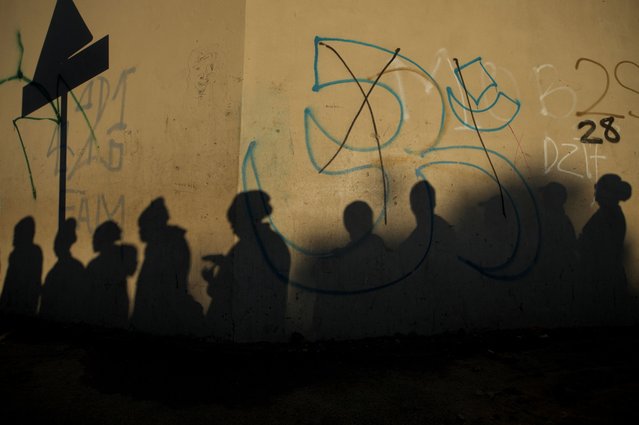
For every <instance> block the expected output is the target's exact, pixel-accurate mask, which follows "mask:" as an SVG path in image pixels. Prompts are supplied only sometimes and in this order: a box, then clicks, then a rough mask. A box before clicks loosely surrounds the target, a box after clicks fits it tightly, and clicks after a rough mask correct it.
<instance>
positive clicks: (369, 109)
mask: <svg viewBox="0 0 639 425" xmlns="http://www.w3.org/2000/svg"><path fill="white" fill-rule="evenodd" d="M319 44H320V46H324V47H326V48H328V49H329V50H331V51H332V52H333V53H335V55H336V56H337V57H338V59H339V60H340V61H341V62H342V64H344V67H345V68H346V70H347V71H348V73H349V74H350V75H351V77H352V78H353V81H355V84H357V87H358V88H359V91H360V92H361V93H362V96H364V100H363V101H362V104H361V105H360V107H359V110H358V111H357V114H355V117H354V118H353V120H352V121H351V125H350V126H349V127H348V131H347V132H346V136H344V140H343V141H342V144H341V145H340V146H339V148H338V149H337V151H336V152H335V154H333V156H332V158H331V159H330V160H328V162H327V163H326V165H324V166H323V167H322V168H321V169H320V170H319V172H320V173H321V172H322V171H324V170H325V169H326V167H328V166H329V165H330V164H331V162H333V160H334V159H335V158H336V157H337V155H338V154H339V153H340V151H341V150H342V148H343V147H344V145H346V141H347V140H348V136H349V135H350V134H351V130H352V129H353V126H354V125H355V122H356V121H357V119H358V118H359V115H360V113H361V112H362V110H363V109H364V105H366V107H367V108H368V112H369V113H370V115H371V121H372V123H373V131H374V133H375V142H376V143H377V153H378V154H379V163H380V167H381V169H382V185H383V187H384V224H386V223H387V217H386V202H387V193H386V173H385V171H384V161H383V159H382V147H381V144H380V142H379V132H378V131H377V123H376V121H375V114H374V113H373V108H372V107H371V104H370V102H369V101H368V97H369V96H370V94H371V92H372V91H373V89H374V88H375V86H376V85H377V82H378V81H379V79H380V78H381V77H382V75H383V74H384V72H385V71H386V69H387V68H388V67H389V66H390V64H391V63H392V62H393V61H394V60H395V58H396V57H397V54H398V53H399V48H397V49H395V53H394V54H393V57H392V58H391V59H390V60H389V61H388V63H387V64H386V65H385V66H384V68H382V70H381V71H380V73H379V74H378V75H377V78H376V79H375V81H374V82H373V85H372V86H371V87H370V89H368V92H365V91H364V88H363V87H362V85H361V84H360V83H359V81H358V80H357V77H355V74H353V71H352V70H351V69H350V67H349V66H348V64H347V63H346V61H345V60H344V59H343V58H342V56H341V55H340V54H339V53H338V52H337V50H335V49H334V48H333V47H332V46H329V45H328V44H326V43H319Z"/></svg>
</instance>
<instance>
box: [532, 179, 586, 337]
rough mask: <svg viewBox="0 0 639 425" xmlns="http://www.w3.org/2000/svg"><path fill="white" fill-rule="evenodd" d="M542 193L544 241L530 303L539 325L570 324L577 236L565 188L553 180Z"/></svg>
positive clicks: (541, 189)
mask: <svg viewBox="0 0 639 425" xmlns="http://www.w3.org/2000/svg"><path fill="white" fill-rule="evenodd" d="M539 192H540V194H541V196H540V200H541V207H542V208H541V226H542V234H543V235H544V244H543V246H542V248H541V251H540V255H539V260H538V263H537V267H535V269H533V272H532V276H531V280H532V281H533V285H534V293H533V294H532V296H533V297H534V298H535V299H534V300H532V302H531V303H530V304H532V305H534V306H537V308H536V309H537V314H538V317H537V318H536V322H537V323H536V324H537V325H538V326H545V327H556V326H562V325H563V326H566V325H569V324H570V318H569V316H570V313H571V305H572V302H573V298H574V285H575V280H576V279H577V276H576V272H577V266H578V264H577V235H576V233H575V228H574V226H573V225H572V222H571V221H570V218H569V217H568V215H567V214H566V211H565V210H564V205H565V203H566V201H567V200H568V191H567V190H566V187H565V186H564V185H562V184H560V183H557V182H550V183H548V184H547V185H545V186H543V187H541V188H540V189H539Z"/></svg>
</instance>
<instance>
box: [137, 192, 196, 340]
mask: <svg viewBox="0 0 639 425" xmlns="http://www.w3.org/2000/svg"><path fill="white" fill-rule="evenodd" d="M168 221H169V211H168V210H167V208H166V206H165V204H164V198H157V199H155V200H153V201H152V202H151V203H150V204H149V206H148V207H147V208H146V209H145V210H144V211H143V212H142V214H140V217H139V219H138V226H139V230H140V239H141V240H142V241H143V242H145V243H146V248H145V250H144V262H143V263H142V268H141V269H140V274H139V275H138V281H137V287H136V292H135V304H134V310H133V314H132V315H131V321H130V323H131V325H132V327H133V328H134V329H136V330H139V331H143V332H151V333H160V334H169V335H175V334H194V333H198V332H200V330H201V326H202V307H201V306H200V304H198V303H197V302H196V301H195V300H194V299H193V298H192V297H191V295H190V294H189V292H188V275H189V270H190V266H191V252H190V250H189V246H188V244H187V242H186V239H185V236H184V235H185V233H186V230H184V229H182V228H181V227H178V226H172V225H169V224H168Z"/></svg>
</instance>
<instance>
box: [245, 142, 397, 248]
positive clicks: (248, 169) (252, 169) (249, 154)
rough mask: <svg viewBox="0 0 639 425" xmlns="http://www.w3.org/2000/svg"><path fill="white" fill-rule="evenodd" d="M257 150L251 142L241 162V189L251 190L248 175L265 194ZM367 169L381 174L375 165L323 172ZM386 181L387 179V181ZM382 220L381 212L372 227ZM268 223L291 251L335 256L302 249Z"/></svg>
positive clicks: (313, 159)
mask: <svg viewBox="0 0 639 425" xmlns="http://www.w3.org/2000/svg"><path fill="white" fill-rule="evenodd" d="M256 149H257V142H256V141H255V140H253V141H252V142H251V143H250V144H249V147H248V149H247V151H246V155H244V160H243V161H242V187H243V190H244V191H247V190H251V187H250V185H249V183H248V175H249V173H250V174H252V175H253V177H254V178H255V185H256V186H257V189H258V190H261V191H265V192H267V190H264V188H263V187H262V183H261V181H260V174H259V171H258V168H257V165H256V163H255V150H256ZM310 160H311V163H312V164H313V167H314V168H315V169H316V170H317V169H319V164H318V163H317V161H315V158H314V157H313V156H310ZM367 169H374V170H379V171H380V172H381V169H380V168H379V167H378V166H376V165H370V164H368V165H362V166H359V167H355V168H351V169H347V170H339V171H330V172H329V171H325V172H324V173H325V174H327V175H331V176H337V175H342V174H348V173H352V172H355V171H362V170H367ZM387 180H388V179H387ZM383 219H384V211H383V210H382V211H381V212H380V213H379V215H378V216H377V217H376V218H375V221H374V224H373V226H374V227H375V226H377V225H378V224H379V223H380V222H381V221H382V220H383ZM268 221H269V224H270V225H271V228H272V229H273V231H274V232H275V233H276V234H277V235H278V236H280V237H281V238H282V239H283V240H284V242H285V243H286V244H287V245H288V246H289V247H291V248H292V249H294V250H296V251H298V252H300V253H301V254H304V255H306V256H309V257H333V256H334V255H335V254H334V253H333V251H332V250H331V251H319V250H314V249H311V248H306V247H303V246H302V245H300V244H298V243H296V242H294V241H293V240H291V239H289V238H288V237H286V236H285V235H284V234H283V233H282V232H281V231H280V230H279V228H278V227H277V225H276V224H275V222H274V221H273V218H272V217H271V216H268ZM363 238H364V237H362V239H363ZM360 241H361V239H360V240H358V241H356V242H355V243H354V244H353V247H355V246H357V244H358V243H359V242H360Z"/></svg>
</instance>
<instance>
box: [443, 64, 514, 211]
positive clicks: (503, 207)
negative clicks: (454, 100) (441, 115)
mask: <svg viewBox="0 0 639 425" xmlns="http://www.w3.org/2000/svg"><path fill="white" fill-rule="evenodd" d="M453 60H454V61H455V66H457V72H458V73H459V79H460V80H461V83H462V87H463V88H464V93H465V94H466V102H468V110H469V111H470V116H471V118H472V119H473V125H474V126H475V131H476V132H477V136H478V137H479V141H480V142H481V146H482V147H483V148H484V153H485V154H486V158H488V162H489V163H490V168H492V169H493V174H494V175H495V180H496V181H497V186H499V196H500V197H501V213H502V214H503V215H504V217H506V206H505V204H504V191H503V190H502V188H501V182H500V181H499V177H498V176H497V170H495V166H494V165H493V161H492V160H491V159H490V155H488V149H486V145H485V144H484V139H482V138H481V132H480V131H479V128H478V127H477V122H476V121H475V114H473V108H472V106H471V104H470V98H469V97H468V90H467V89H466V84H465V83H464V77H463V76H462V72H461V69H460V68H459V61H458V60H457V58H453Z"/></svg>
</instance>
